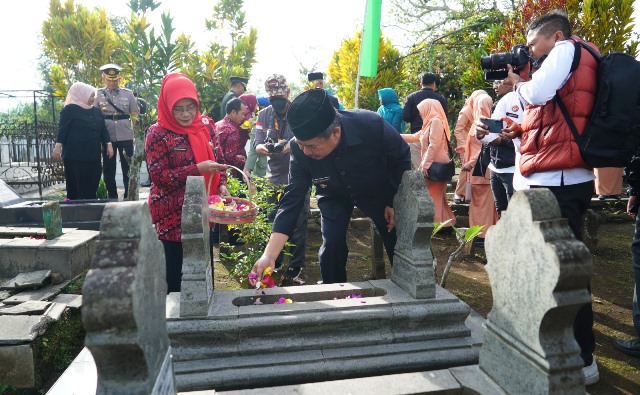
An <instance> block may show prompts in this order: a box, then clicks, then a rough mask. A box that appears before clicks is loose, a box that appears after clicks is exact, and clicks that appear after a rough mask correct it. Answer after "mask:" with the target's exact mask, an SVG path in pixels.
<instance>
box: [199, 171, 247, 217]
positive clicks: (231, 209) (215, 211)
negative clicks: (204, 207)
mask: <svg viewBox="0 0 640 395" xmlns="http://www.w3.org/2000/svg"><path fill="white" fill-rule="evenodd" d="M229 167H231V168H233V169H236V170H237V171H238V172H239V173H240V174H242V177H243V178H244V181H245V182H246V183H247V189H248V191H249V198H248V199H245V198H240V197H220V201H221V202H222V203H223V205H224V207H220V204H218V205H214V204H209V222H211V223H216V224H225V225H238V224H247V223H250V222H253V221H254V220H255V219H256V215H257V214H258V207H257V206H256V204H255V203H253V202H252V201H251V195H252V193H251V191H252V189H253V186H252V184H251V180H250V179H249V177H247V175H246V174H245V173H244V172H243V171H242V170H240V169H238V168H237V167H235V166H229ZM210 182H211V179H209V183H210ZM207 190H209V188H208V187H207ZM237 207H240V208H242V209H241V210H238V209H236V208H237Z"/></svg>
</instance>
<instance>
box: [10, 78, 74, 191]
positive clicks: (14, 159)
mask: <svg viewBox="0 0 640 395" xmlns="http://www.w3.org/2000/svg"><path fill="white" fill-rule="evenodd" d="M0 99H2V103H1V104H2V105H3V106H2V107H5V108H10V107H13V108H15V107H17V106H19V105H20V103H22V105H23V108H26V109H29V108H30V110H28V112H29V113H30V116H24V113H23V114H22V115H23V117H22V118H21V119H25V118H28V119H29V120H28V121H22V120H21V121H18V120H15V119H12V118H11V115H10V114H9V116H6V115H5V116H3V117H2V118H0V179H2V180H3V181H4V182H5V183H7V184H8V185H10V186H12V187H13V188H14V189H15V190H16V191H17V192H19V193H25V192H34V191H35V190H36V188H37V191H38V193H39V195H40V197H42V189H43V188H44V187H48V186H51V185H53V184H56V183H61V182H64V180H65V179H64V166H63V164H62V162H61V161H53V160H51V154H52V153H53V147H54V146H55V139H56V135H57V133H58V122H57V120H56V118H57V117H56V115H57V110H56V108H55V105H54V103H55V102H56V101H57V102H58V103H59V100H60V98H57V97H55V96H53V95H52V94H51V93H48V92H44V91H39V90H11V91H9V90H0ZM39 114H40V117H39V116H38V115H39ZM43 118H44V119H43Z"/></svg>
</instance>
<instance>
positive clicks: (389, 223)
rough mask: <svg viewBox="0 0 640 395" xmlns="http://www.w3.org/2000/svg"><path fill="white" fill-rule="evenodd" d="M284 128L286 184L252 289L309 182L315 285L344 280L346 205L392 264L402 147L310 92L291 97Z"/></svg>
mask: <svg viewBox="0 0 640 395" xmlns="http://www.w3.org/2000/svg"><path fill="white" fill-rule="evenodd" d="M287 121H288V122H289V125H290V126H291V130H292V132H293V135H294V136H295V140H293V141H292V143H291V162H290V165H289V173H290V181H289V185H287V187H286V189H285V195H284V197H283V198H282V201H281V204H280V207H279V209H278V213H277V215H276V218H275V220H274V223H273V228H272V230H273V232H272V233H271V237H270V238H269V243H268V244H267V246H266V248H265V250H264V253H263V255H262V257H260V259H258V261H257V262H256V263H255V265H254V266H253V269H252V273H253V276H251V279H250V282H251V283H252V285H255V283H256V281H258V280H257V279H256V278H255V277H260V276H261V275H262V272H263V271H264V270H265V269H266V268H267V267H271V268H272V269H273V268H274V267H275V259H276V257H277V256H278V254H279V253H280V251H282V248H283V247H284V245H285V243H286V241H287V240H288V239H289V237H290V235H291V233H292V232H293V229H294V227H295V224H296V219H297V218H298V213H299V212H300V210H301V209H302V207H303V204H304V199H305V196H306V194H307V191H308V190H309V187H310V186H311V184H312V183H313V185H315V186H316V196H317V198H318V207H319V208H320V212H321V213H322V246H321V247H320V251H319V260H320V271H321V273H322V281H323V282H324V283H325V284H330V283H338V282H346V281H347V271H346V264H347V255H348V253H349V248H348V246H347V239H346V236H347V228H348V226H349V220H350V218H351V212H352V211H353V207H354V206H356V207H358V208H359V209H360V210H362V211H363V212H364V213H365V214H366V215H367V216H369V218H371V220H372V221H373V223H374V224H375V226H376V228H377V229H378V232H379V233H380V236H382V240H383V242H384V246H385V249H386V250H387V255H388V257H389V261H390V262H391V263H392V264H393V250H394V248H395V244H396V231H395V228H394V227H395V225H394V215H393V214H394V212H393V197H394V195H395V194H396V192H397V190H398V186H399V185H400V180H401V179H402V174H403V173H404V172H405V171H406V170H409V169H410V168H411V157H410V153H409V146H408V145H407V143H405V142H404V140H403V139H402V138H401V137H400V135H399V134H398V132H397V131H396V130H395V129H394V128H393V127H392V126H391V125H389V124H388V123H386V122H384V121H383V120H382V118H380V116H379V115H378V114H376V113H374V112H371V111H364V110H351V111H336V110H335V109H334V108H333V106H332V105H331V103H330V101H329V99H328V97H327V93H326V92H325V91H324V90H322V89H311V90H308V91H306V92H304V93H302V94H300V95H299V96H298V97H296V98H295V100H294V101H293V103H291V106H290V107H289V111H288V112H287Z"/></svg>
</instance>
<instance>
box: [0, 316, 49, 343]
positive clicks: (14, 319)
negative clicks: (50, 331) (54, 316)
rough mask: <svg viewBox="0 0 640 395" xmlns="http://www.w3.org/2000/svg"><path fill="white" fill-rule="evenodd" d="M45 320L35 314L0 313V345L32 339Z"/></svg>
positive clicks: (26, 341)
mask: <svg viewBox="0 0 640 395" xmlns="http://www.w3.org/2000/svg"><path fill="white" fill-rule="evenodd" d="M46 321H47V320H44V321H43V318H42V317H41V316H35V315H17V316H12V315H0V345H3V344H4V345H16V344H23V343H28V342H30V341H32V340H33V339H35V338H36V336H37V335H38V331H39V330H40V329H42V326H43V324H46Z"/></svg>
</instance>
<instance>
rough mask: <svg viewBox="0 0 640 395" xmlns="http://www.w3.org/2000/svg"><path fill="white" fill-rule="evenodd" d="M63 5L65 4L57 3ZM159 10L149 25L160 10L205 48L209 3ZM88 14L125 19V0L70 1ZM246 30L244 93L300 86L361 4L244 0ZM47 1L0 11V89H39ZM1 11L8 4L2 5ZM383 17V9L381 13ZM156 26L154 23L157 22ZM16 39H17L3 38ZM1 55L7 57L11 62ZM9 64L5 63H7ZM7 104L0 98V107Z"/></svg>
mask: <svg viewBox="0 0 640 395" xmlns="http://www.w3.org/2000/svg"><path fill="white" fill-rule="evenodd" d="M61 1H62V2H64V1H65V0H61ZM160 1H161V7H160V8H159V9H158V10H156V11H154V13H153V14H152V15H151V20H152V23H153V20H154V19H155V20H158V21H159V19H160V14H161V10H165V11H169V12H170V14H171V16H172V17H173V25H174V27H175V28H176V30H175V32H174V34H175V36H176V37H177V35H178V34H179V33H185V34H189V35H191V36H192V39H193V40H195V42H196V45H197V46H199V47H201V48H205V47H206V46H207V44H208V43H209V42H210V41H211V39H212V34H211V33H210V32H209V33H208V32H207V31H206V28H205V19H206V18H207V17H210V16H211V15H212V13H213V4H214V2H213V1H204V0H160ZM75 3H76V4H78V3H79V4H82V5H84V6H86V7H87V8H89V9H93V8H95V7H98V6H100V7H105V9H106V11H107V14H112V15H121V16H128V15H129V12H130V11H129V8H128V6H127V3H128V0H111V1H109V2H106V1H104V0H75ZM244 3H245V6H244V10H245V12H246V20H247V26H253V27H256V28H257V29H258V43H257V54H256V58H257V60H258V63H256V64H254V67H253V70H252V77H255V78H252V80H251V81H250V82H249V90H250V91H253V92H255V91H256V90H260V92H259V94H262V93H263V92H262V90H263V86H258V83H261V82H262V81H263V80H264V79H266V77H267V76H268V75H269V74H272V73H279V74H283V75H284V76H285V77H286V78H287V79H288V80H290V81H294V82H299V80H300V74H299V69H300V63H302V64H303V65H304V66H305V67H307V68H310V67H312V66H313V65H315V64H317V70H318V71H323V72H326V69H327V66H328V64H329V61H330V59H331V56H332V55H333V52H334V51H335V50H337V49H339V48H340V44H341V41H342V39H344V38H346V37H351V36H353V35H354V34H355V32H356V30H357V29H358V28H359V27H360V26H362V21H363V19H364V11H365V4H366V0H322V1H320V2H311V1H308V0H245V2H244ZM48 4H49V1H48V0H22V1H20V2H18V3H13V4H12V5H11V8H12V11H11V12H0V37H4V38H3V40H2V48H3V51H2V52H3V53H4V54H5V56H4V59H5V61H4V62H0V90H10V89H39V88H41V87H42V85H41V80H40V75H39V72H38V69H37V65H38V56H39V54H40V31H41V28H42V22H43V21H44V20H45V19H46V18H47V17H48V11H49V10H48ZM3 6H4V7H5V8H6V7H8V5H7V4H6V3H5V2H3ZM385 13H386V10H385V9H384V5H383V14H385ZM157 25H159V23H157ZM7 37H16V38H17V37H19V39H7ZM6 54H12V55H11V56H10V57H8V56H6ZM9 59H10V61H9ZM3 100H4V101H6V100H7V99H1V98H0V109H1V108H2V107H4V106H3V105H2V102H3Z"/></svg>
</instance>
